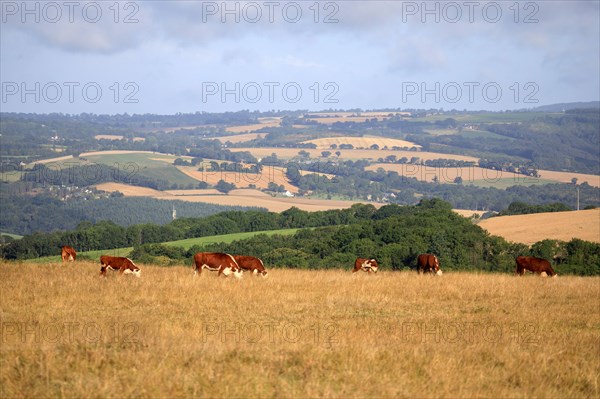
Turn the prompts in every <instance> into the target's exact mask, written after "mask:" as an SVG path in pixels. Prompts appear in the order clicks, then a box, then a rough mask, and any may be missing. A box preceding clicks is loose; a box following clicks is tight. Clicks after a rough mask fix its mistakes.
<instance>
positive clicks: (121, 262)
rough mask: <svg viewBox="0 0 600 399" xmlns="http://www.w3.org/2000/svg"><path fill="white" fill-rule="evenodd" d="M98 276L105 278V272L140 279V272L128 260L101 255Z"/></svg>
mask: <svg viewBox="0 0 600 399" xmlns="http://www.w3.org/2000/svg"><path fill="white" fill-rule="evenodd" d="M100 265H101V266H102V267H101V268H100V276H101V277H106V270H107V269H108V270H112V271H117V270H118V271H119V275H122V274H133V275H134V276H136V277H140V274H141V273H142V271H141V270H140V268H139V267H137V266H136V265H135V263H133V261H132V260H131V259H129V258H122V257H120V256H108V255H102V256H101V257H100Z"/></svg>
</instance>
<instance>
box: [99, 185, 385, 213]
mask: <svg viewBox="0 0 600 399" xmlns="http://www.w3.org/2000/svg"><path fill="white" fill-rule="evenodd" d="M96 188H97V189H99V190H103V191H107V192H113V191H120V192H122V193H123V194H124V195H125V196H147V197H151V198H156V199H162V200H179V201H188V202H206V203H209V204H217V205H231V206H256V207H260V208H265V209H267V210H269V211H271V212H283V211H285V210H287V209H289V208H291V207H293V206H295V207H296V208H299V209H302V210H305V211H323V210H328V209H345V208H349V207H351V206H352V205H354V204H357V203H366V202H364V201H344V200H327V199H316V198H304V197H291V198H288V197H273V196H271V195H269V194H266V193H263V192H262V191H258V190H251V189H237V190H232V191H230V192H229V193H228V194H218V195H215V194H214V191H213V190H198V191H199V192H204V193H203V194H200V195H193V194H189V193H188V194H184V195H181V194H179V193H178V192H180V191H183V192H187V191H188V190H169V191H157V190H152V189H147V188H144V187H137V186H129V185H127V184H121V183H103V184H98V185H96ZM193 191H196V190H193ZM372 204H373V205H374V206H376V207H380V206H382V205H383V204H378V203H372Z"/></svg>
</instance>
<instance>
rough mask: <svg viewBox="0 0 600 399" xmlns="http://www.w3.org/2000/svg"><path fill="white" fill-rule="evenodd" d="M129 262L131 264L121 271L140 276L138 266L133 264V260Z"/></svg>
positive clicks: (140, 272)
mask: <svg viewBox="0 0 600 399" xmlns="http://www.w3.org/2000/svg"><path fill="white" fill-rule="evenodd" d="M131 264H132V265H133V266H130V267H128V268H127V269H125V271H124V272H123V274H133V275H134V276H136V277H138V278H139V277H141V276H142V271H141V270H140V268H139V267H137V266H135V264H134V263H133V262H131Z"/></svg>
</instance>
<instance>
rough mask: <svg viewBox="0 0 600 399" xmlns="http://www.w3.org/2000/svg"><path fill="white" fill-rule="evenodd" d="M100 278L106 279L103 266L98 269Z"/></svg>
mask: <svg viewBox="0 0 600 399" xmlns="http://www.w3.org/2000/svg"><path fill="white" fill-rule="evenodd" d="M100 277H106V266H104V265H102V266H101V267H100Z"/></svg>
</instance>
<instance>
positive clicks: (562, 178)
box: [538, 169, 600, 187]
mask: <svg viewBox="0 0 600 399" xmlns="http://www.w3.org/2000/svg"><path fill="white" fill-rule="evenodd" d="M538 173H539V175H540V178H542V179H548V180H554V181H557V182H560V183H571V180H572V179H573V178H574V177H575V178H577V184H581V183H583V182H587V184H589V185H590V186H594V187H600V176H598V175H586V174H583V173H571V172H556V171H553V170H544V169H540V170H538Z"/></svg>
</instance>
